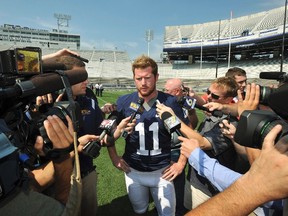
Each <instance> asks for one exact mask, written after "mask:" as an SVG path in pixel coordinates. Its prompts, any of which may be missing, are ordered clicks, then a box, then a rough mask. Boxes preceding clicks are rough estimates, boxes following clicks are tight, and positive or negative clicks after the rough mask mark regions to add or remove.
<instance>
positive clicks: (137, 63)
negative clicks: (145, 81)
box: [132, 55, 158, 76]
mask: <svg viewBox="0 0 288 216" xmlns="http://www.w3.org/2000/svg"><path fill="white" fill-rule="evenodd" d="M147 67H152V73H153V74H154V76H156V75H157V74H158V65H157V63H156V62H155V61H154V60H153V59H152V58H150V57H148V56H145V55H142V56H139V57H138V58H136V59H135V60H134V62H133V64H132V71H133V75H135V69H136V68H141V69H144V68H147Z"/></svg>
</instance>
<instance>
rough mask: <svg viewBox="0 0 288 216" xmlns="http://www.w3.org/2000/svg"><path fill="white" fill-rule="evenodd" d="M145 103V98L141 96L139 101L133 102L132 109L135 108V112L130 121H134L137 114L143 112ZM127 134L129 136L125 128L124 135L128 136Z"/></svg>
mask: <svg viewBox="0 0 288 216" xmlns="http://www.w3.org/2000/svg"><path fill="white" fill-rule="evenodd" d="M143 103H144V99H143V98H140V97H139V99H138V101H137V103H134V102H131V104H130V109H132V110H134V112H133V113H132V115H131V118H130V120H129V123H131V122H132V121H133V119H134V118H135V117H136V114H138V113H140V112H141V109H142V105H143ZM127 136H128V132H127V131H125V130H124V131H123V133H122V137H124V138H127Z"/></svg>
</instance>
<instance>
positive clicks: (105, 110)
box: [101, 103, 116, 114]
mask: <svg viewBox="0 0 288 216" xmlns="http://www.w3.org/2000/svg"><path fill="white" fill-rule="evenodd" d="M115 110H116V104H111V103H106V104H104V106H102V107H101V111H102V112H103V113H105V114H109V113H111V112H113V111H115Z"/></svg>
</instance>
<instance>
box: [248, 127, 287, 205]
mask: <svg viewBox="0 0 288 216" xmlns="http://www.w3.org/2000/svg"><path fill="white" fill-rule="evenodd" d="M281 129H282V127H281V125H276V126H275V127H274V128H273V129H272V130H271V131H270V132H269V133H268V134H267V136H266V137H265V139H264V142H263V146H262V150H261V153H260V155H259V157H258V158H257V159H256V160H255V161H254V163H253V164H252V166H251V168H250V170H249V171H248V172H247V173H246V174H245V175H244V176H243V177H244V179H245V178H246V179H247V178H248V180H247V182H250V183H252V184H253V185H255V188H254V189H255V190H257V193H259V197H260V198H263V199H264V200H265V202H266V201H267V200H277V199H281V198H285V197H287V196H288V184H287V182H288V166H287V164H288V136H284V137H283V138H281V139H280V140H279V141H278V142H277V143H276V145H274V144H275V139H276V137H277V135H278V134H279V132H280V131H281Z"/></svg>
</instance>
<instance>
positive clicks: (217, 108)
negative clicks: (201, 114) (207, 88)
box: [203, 102, 224, 111]
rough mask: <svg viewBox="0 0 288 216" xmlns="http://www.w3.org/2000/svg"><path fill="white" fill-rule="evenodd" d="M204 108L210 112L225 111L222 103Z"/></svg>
mask: <svg viewBox="0 0 288 216" xmlns="http://www.w3.org/2000/svg"><path fill="white" fill-rule="evenodd" d="M203 106H204V107H206V108H208V109H209V110H210V111H214V110H223V108H224V106H223V104H221V103H217V102H209V103H206V104H204V105H203Z"/></svg>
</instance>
